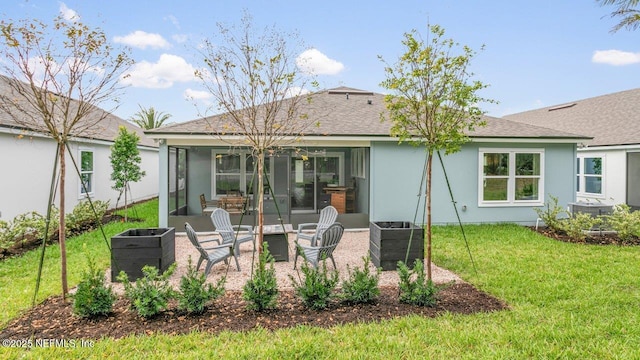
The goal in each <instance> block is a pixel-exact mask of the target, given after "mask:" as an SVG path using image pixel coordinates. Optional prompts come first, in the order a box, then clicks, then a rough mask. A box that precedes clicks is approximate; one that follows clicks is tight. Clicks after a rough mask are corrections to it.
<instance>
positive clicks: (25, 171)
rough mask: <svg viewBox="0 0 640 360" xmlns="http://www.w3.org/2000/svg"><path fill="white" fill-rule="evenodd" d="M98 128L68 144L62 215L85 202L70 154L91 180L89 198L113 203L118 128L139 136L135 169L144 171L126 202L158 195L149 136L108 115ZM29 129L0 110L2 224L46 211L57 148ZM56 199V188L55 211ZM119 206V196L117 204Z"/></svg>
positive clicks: (154, 145)
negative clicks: (113, 158)
mask: <svg viewBox="0 0 640 360" xmlns="http://www.w3.org/2000/svg"><path fill="white" fill-rule="evenodd" d="M6 86H7V85H6V84H4V82H0V90H1V91H8V88H7V87H6ZM100 111H102V110H100ZM98 126H99V129H92V130H93V131H92V135H91V136H77V137H74V138H73V139H72V141H70V143H69V147H70V149H71V154H69V153H68V152H67V153H66V155H67V157H66V165H67V169H66V179H65V181H66V186H65V193H66V195H65V207H66V209H65V211H66V212H71V210H73V208H74V207H75V206H76V205H77V204H78V203H79V202H80V201H82V200H84V199H86V194H85V193H84V190H83V189H82V186H81V182H80V178H79V177H78V175H77V172H76V170H75V167H74V165H73V162H72V160H71V155H73V157H74V159H75V161H76V163H77V164H78V167H79V169H80V171H81V173H82V174H83V176H85V177H89V178H90V179H91V180H90V181H89V184H90V188H89V189H88V191H89V195H90V196H91V199H92V200H101V201H109V204H110V206H111V207H114V206H115V205H116V201H117V200H118V196H119V192H118V191H116V190H113V189H112V188H111V187H112V186H113V181H112V180H111V172H112V168H111V160H110V159H109V156H110V155H111V145H112V144H113V141H114V139H115V138H116V137H117V136H118V129H119V127H120V126H124V127H126V128H127V130H128V131H135V132H136V133H137V134H138V136H140V142H139V144H138V145H139V146H138V148H139V150H140V156H141V158H142V162H141V165H140V166H141V168H142V170H143V171H145V172H146V176H144V177H143V178H142V180H141V181H140V182H137V183H131V184H130V187H131V196H132V198H131V199H129V201H130V202H131V201H139V200H145V199H149V198H153V197H156V196H157V195H158V182H159V180H158V161H159V160H158V144H157V143H156V142H155V141H154V140H152V139H150V138H148V137H147V136H146V135H145V134H144V132H143V131H142V129H140V128H138V127H136V126H134V125H133V124H131V123H129V122H127V121H125V120H123V119H121V118H119V117H117V116H115V115H113V114H107V116H106V118H104V119H103V120H102V121H101V122H100V123H99V125H98ZM32 130H33V129H27V128H24V127H23V126H20V125H19V124H17V123H16V122H15V121H14V119H13V118H12V117H11V116H9V115H8V114H7V113H6V112H3V111H0V154H1V155H0V158H1V159H2V161H1V163H2V176H1V177H0V185H1V186H0V219H2V220H4V221H11V220H13V218H14V217H16V216H17V215H20V214H24V213H28V212H31V211H36V212H38V213H39V214H42V215H45V214H46V212H47V203H48V200H49V191H50V189H51V178H52V173H53V169H54V164H55V161H56V159H55V156H56V147H57V144H56V142H55V141H54V140H53V139H51V137H48V136H45V135H43V134H41V133H37V132H34V131H32ZM58 169H59V167H58ZM58 196H59V194H58V191H57V190H56V198H55V199H54V204H55V205H56V206H57V207H59V197H58ZM123 205H124V197H122V198H121V199H120V203H119V204H118V206H123Z"/></svg>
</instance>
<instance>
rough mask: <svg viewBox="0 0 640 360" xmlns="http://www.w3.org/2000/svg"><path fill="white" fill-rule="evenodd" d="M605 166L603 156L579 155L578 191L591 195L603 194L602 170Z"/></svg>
mask: <svg viewBox="0 0 640 360" xmlns="http://www.w3.org/2000/svg"><path fill="white" fill-rule="evenodd" d="M603 166H604V157H603V156H593V155H582V156H578V160H577V171H578V174H577V176H576V182H577V183H576V187H577V189H578V193H579V194H582V195H589V196H594V195H595V196H603V195H604V194H603V192H602V180H603V179H602V170H603Z"/></svg>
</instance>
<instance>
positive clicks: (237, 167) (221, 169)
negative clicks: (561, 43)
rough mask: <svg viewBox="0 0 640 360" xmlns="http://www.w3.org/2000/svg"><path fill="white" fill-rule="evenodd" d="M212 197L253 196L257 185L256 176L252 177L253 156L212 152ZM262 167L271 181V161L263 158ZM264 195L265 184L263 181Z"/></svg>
mask: <svg viewBox="0 0 640 360" xmlns="http://www.w3.org/2000/svg"><path fill="white" fill-rule="evenodd" d="M213 159H214V161H213V169H214V174H215V176H214V179H213V189H214V191H213V196H220V195H226V194H229V193H237V192H242V193H243V194H253V189H254V188H255V186H256V185H257V182H258V178H257V174H255V175H256V176H255V177H254V167H255V164H254V159H253V155H251V154H248V153H235V154H229V153H226V152H225V153H215V152H213ZM264 167H265V169H266V170H267V176H269V178H270V179H271V177H270V176H271V175H270V174H271V161H270V158H269V157H265V161H264ZM264 185H265V193H266V191H267V190H266V187H267V182H266V179H265V181H264Z"/></svg>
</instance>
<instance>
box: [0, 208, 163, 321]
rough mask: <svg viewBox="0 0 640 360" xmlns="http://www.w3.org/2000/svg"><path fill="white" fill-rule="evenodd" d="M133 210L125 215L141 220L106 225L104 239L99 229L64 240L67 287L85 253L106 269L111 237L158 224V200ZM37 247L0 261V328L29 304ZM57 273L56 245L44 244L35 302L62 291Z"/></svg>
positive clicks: (75, 278) (77, 278)
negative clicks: (43, 257)
mask: <svg viewBox="0 0 640 360" xmlns="http://www.w3.org/2000/svg"><path fill="white" fill-rule="evenodd" d="M135 211H136V212H137V214H136V213H134V212H133V211H132V210H131V209H130V210H129V216H137V217H139V218H141V219H145V221H144V222H136V223H124V222H121V223H110V224H106V225H105V226H104V227H103V228H104V232H105V234H106V241H105V239H104V238H103V236H102V233H101V232H100V231H99V230H95V231H91V232H88V233H85V234H82V235H80V236H76V237H72V238H69V239H67V277H68V285H69V287H70V288H71V287H74V286H76V285H77V284H78V282H79V281H80V276H81V275H82V272H83V271H84V270H86V268H87V255H88V254H90V255H91V256H92V257H93V258H94V259H95V261H96V267H98V268H104V269H106V268H108V267H109V266H110V265H111V264H110V257H109V249H108V247H107V246H108V245H107V244H109V242H110V239H111V236H113V235H116V234H118V233H121V232H123V231H125V230H127V229H130V228H132V227H157V226H158V201H157V200H154V201H149V202H145V203H142V204H138V205H136V208H135ZM40 254H41V248H38V249H37V250H33V251H30V252H28V253H26V254H24V255H22V256H19V257H15V258H10V259H6V260H4V261H1V262H0V299H2V309H3V310H2V311H0V328H3V327H5V326H6V324H7V322H8V321H9V320H11V319H12V318H14V317H16V316H18V314H20V313H21V312H23V311H24V310H27V309H28V308H29V307H30V306H31V302H32V299H33V294H34V291H35V286H36V278H37V274H38V264H39V259H40ZM61 284H62V283H61V275H60V247H59V246H58V245H57V244H55V245H51V246H47V249H46V251H45V259H44V264H43V269H42V279H41V281H40V290H39V292H38V297H37V302H41V301H42V300H44V299H46V298H47V297H49V296H51V295H57V294H61V293H62V285H61Z"/></svg>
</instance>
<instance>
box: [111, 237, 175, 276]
mask: <svg viewBox="0 0 640 360" xmlns="http://www.w3.org/2000/svg"><path fill="white" fill-rule="evenodd" d="M175 259H176V232H175V228H154V229H129V230H127V231H125V232H123V233H121V234H118V235H116V236H113V237H111V281H116V278H117V276H118V274H119V273H120V270H122V271H124V272H126V273H127V275H128V277H129V281H135V280H136V279H138V278H140V277H142V276H143V274H142V268H143V267H144V266H145V265H150V266H154V267H156V268H158V269H159V270H160V272H164V271H165V270H167V268H168V267H169V265H171V264H172V263H173V262H174V261H175Z"/></svg>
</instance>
